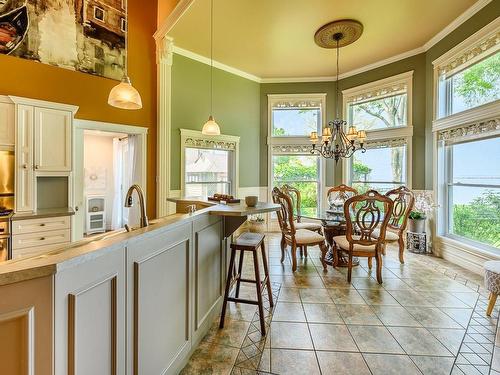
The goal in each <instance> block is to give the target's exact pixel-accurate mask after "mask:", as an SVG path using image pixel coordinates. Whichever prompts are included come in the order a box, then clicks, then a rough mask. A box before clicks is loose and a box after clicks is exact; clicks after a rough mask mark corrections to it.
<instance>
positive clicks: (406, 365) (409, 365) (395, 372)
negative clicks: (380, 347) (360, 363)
mask: <svg viewBox="0 0 500 375" xmlns="http://www.w3.org/2000/svg"><path fill="white" fill-rule="evenodd" d="M363 357H364V358H365V360H366V363H367V364H368V367H369V368H370V370H371V372H372V374H373V375H403V374H404V375H417V374H418V375H421V373H420V371H419V370H418V368H417V367H416V366H415V364H414V363H413V362H412V360H411V359H410V357H409V356H407V355H394V354H366V353H365V354H363Z"/></svg>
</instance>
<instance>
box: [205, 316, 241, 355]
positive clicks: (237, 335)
mask: <svg viewBox="0 0 500 375" xmlns="http://www.w3.org/2000/svg"><path fill="white" fill-rule="evenodd" d="M249 326H250V322H246V321H242V320H232V319H228V318H226V319H225V322H224V328H219V320H218V319H216V320H215V321H214V322H213V324H212V327H211V328H210V330H209V331H208V333H207V335H206V336H205V337H204V338H203V340H204V341H207V342H213V343H215V344H218V345H226V346H232V347H235V348H240V347H241V343H242V342H243V340H244V339H245V335H246V333H247V331H248V327H249Z"/></svg>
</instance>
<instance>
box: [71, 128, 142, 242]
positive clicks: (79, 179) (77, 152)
mask: <svg viewBox="0 0 500 375" xmlns="http://www.w3.org/2000/svg"><path fill="white" fill-rule="evenodd" d="M73 124H74V127H73V133H74V134H73V135H74V136H73V139H74V142H75V143H74V146H75V147H73V171H74V173H72V182H73V186H72V189H73V194H72V195H73V202H72V206H73V207H74V209H75V211H76V213H75V215H73V217H72V220H71V221H72V222H71V239H72V241H77V240H79V239H81V238H82V236H83V231H82V229H83V223H84V221H81V220H82V218H83V216H82V215H83V213H84V211H83V208H84V207H85V202H84V201H83V199H84V197H83V196H80V197H79V196H78V194H76V189H83V188H82V187H83V185H84V174H83V162H84V160H83V158H84V154H83V131H84V130H100V131H103V132H112V133H124V134H134V135H137V137H138V143H139V144H140V145H141V154H140V155H139V156H140V164H141V178H140V185H141V187H142V189H143V190H144V199H147V155H148V149H147V147H148V142H147V136H148V128H145V127H142V126H133V125H123V124H114V123H110V122H102V121H91V120H80V119H75V120H74V122H73ZM77 142H82V144H81V145H80V146H78V144H77ZM77 165H81V168H77ZM80 224H81V225H80ZM80 227H81V228H80ZM78 228H80V231H79V230H78Z"/></svg>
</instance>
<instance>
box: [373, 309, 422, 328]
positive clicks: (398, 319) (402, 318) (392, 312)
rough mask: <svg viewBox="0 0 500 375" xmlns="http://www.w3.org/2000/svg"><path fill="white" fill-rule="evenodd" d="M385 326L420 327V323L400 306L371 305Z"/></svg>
mask: <svg viewBox="0 0 500 375" xmlns="http://www.w3.org/2000/svg"><path fill="white" fill-rule="evenodd" d="M372 308H373V310H374V311H375V314H377V316H378V318H379V319H380V320H381V321H382V323H383V324H384V325H386V326H403V327H405V326H406V327H421V326H422V325H421V324H420V323H419V322H418V321H417V320H416V319H415V318H414V317H413V315H411V314H410V313H409V312H408V311H407V310H406V309H405V308H404V307H402V306H381V305H379V306H372Z"/></svg>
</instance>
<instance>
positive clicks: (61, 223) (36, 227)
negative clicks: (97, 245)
mask: <svg viewBox="0 0 500 375" xmlns="http://www.w3.org/2000/svg"><path fill="white" fill-rule="evenodd" d="M70 222H71V219H70V217H69V216H58V217H46V218H40V219H26V220H15V221H13V222H12V234H14V235H16V234H26V233H38V232H47V231H52V230H58V229H69V228H70Z"/></svg>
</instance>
